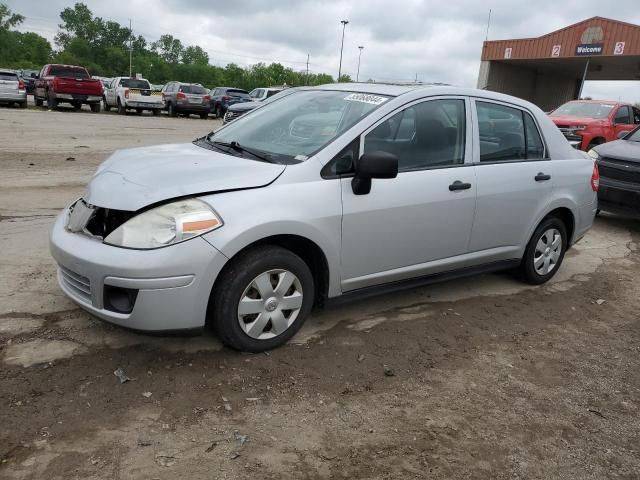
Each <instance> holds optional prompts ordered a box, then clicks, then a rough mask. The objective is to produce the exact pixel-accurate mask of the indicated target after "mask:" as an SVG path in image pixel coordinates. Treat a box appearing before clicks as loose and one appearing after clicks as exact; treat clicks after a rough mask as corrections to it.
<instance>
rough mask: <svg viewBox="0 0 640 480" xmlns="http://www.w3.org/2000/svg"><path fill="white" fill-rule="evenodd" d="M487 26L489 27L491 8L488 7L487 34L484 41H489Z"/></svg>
mask: <svg viewBox="0 0 640 480" xmlns="http://www.w3.org/2000/svg"><path fill="white" fill-rule="evenodd" d="M489 27H491V9H489V18H488V19H487V36H486V37H485V41H489Z"/></svg>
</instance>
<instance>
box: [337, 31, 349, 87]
mask: <svg viewBox="0 0 640 480" xmlns="http://www.w3.org/2000/svg"><path fill="white" fill-rule="evenodd" d="M340 23H341V24H342V43H341V44H340V66H339V67H338V82H340V76H341V75H342V49H343V48H344V29H345V27H346V26H347V24H348V23H349V20H340Z"/></svg>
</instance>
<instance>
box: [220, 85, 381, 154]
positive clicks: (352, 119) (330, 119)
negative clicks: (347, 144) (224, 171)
mask: <svg viewBox="0 0 640 480" xmlns="http://www.w3.org/2000/svg"><path fill="white" fill-rule="evenodd" d="M276 98H277V100H276V99H274V101H272V102H269V103H268V104H267V105H265V106H264V107H262V108H259V109H257V110H255V111H253V112H251V115H246V116H242V117H240V118H239V119H237V120H235V121H234V122H232V123H230V124H228V125H227V126H226V127H225V128H223V129H221V130H218V131H217V132H215V133H214V134H213V135H210V136H209V137H208V140H209V142H214V143H223V144H231V143H232V142H235V144H236V145H240V146H242V147H243V148H248V149H251V150H253V151H256V152H260V153H261V154H262V155H263V156H266V157H267V158H268V159H269V160H270V161H274V162H279V161H282V162H286V161H287V160H289V162H290V161H291V160H292V159H293V160H294V161H305V160H307V159H308V158H309V157H310V156H312V155H313V154H315V153H316V152H318V151H319V150H321V149H322V148H323V147H324V146H325V145H327V144H328V143H329V142H331V141H333V140H334V139H335V138H336V137H338V136H339V135H340V134H342V133H343V132H345V131H346V130H347V129H349V128H351V127H352V126H353V125H355V124H356V123H357V122H358V121H359V120H361V119H362V118H364V117H365V116H367V115H369V114H370V113H371V112H373V111H374V110H375V109H376V108H378V107H379V106H380V105H382V104H383V103H384V102H386V101H387V100H388V99H389V97H385V96H382V95H370V94H364V93H353V92H345V91H327V90H306V91H305V90H303V91H298V92H295V93H292V94H291V95H283V96H282V97H280V98H278V97H276ZM278 157H280V158H278Z"/></svg>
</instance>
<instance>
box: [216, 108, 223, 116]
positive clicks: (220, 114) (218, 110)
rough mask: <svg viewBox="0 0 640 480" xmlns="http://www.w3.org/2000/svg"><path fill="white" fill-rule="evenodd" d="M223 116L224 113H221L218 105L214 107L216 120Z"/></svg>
mask: <svg viewBox="0 0 640 480" xmlns="http://www.w3.org/2000/svg"><path fill="white" fill-rule="evenodd" d="M223 116H224V113H222V107H221V106H220V105H218V106H217V107H216V117H217V118H222V117H223Z"/></svg>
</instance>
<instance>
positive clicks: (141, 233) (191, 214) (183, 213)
mask: <svg viewBox="0 0 640 480" xmlns="http://www.w3.org/2000/svg"><path fill="white" fill-rule="evenodd" d="M222 225H223V222H222V219H221V218H220V217H219V216H218V215H217V214H216V213H215V212H214V211H213V209H212V208H211V207H210V206H209V205H207V204H206V203H204V202H203V201H201V200H197V199H195V198H190V199H187V200H178V201H176V202H172V203H167V204H166V205H161V206H159V207H156V208H152V209H151V210H147V211H146V212H142V213H141V214H139V215H136V216H135V217H133V218H132V219H130V220H128V221H126V222H125V223H123V224H122V225H120V226H119V227H118V228H116V229H115V230H114V231H113V232H111V233H110V234H109V235H108V236H107V238H105V239H104V243H107V244H109V245H114V246H116V247H124V248H140V249H152V248H160V247H166V246H167V245H173V244H174V243H180V242H184V241H185V240H189V239H190V238H194V237H197V236H199V235H202V234H204V233H207V232H210V231H212V230H215V229H216V228H220V227H221V226H222Z"/></svg>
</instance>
